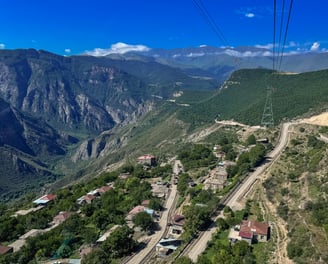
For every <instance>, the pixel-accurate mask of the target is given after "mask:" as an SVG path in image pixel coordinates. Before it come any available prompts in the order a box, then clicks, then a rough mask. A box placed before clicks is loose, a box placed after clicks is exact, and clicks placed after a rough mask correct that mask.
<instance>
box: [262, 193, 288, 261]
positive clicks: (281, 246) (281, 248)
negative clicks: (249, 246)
mask: <svg viewBox="0 0 328 264" xmlns="http://www.w3.org/2000/svg"><path fill="white" fill-rule="evenodd" d="M262 188H263V187H262ZM261 201H262V207H263V209H264V215H266V216H267V218H271V219H272V221H270V226H271V228H272V230H271V236H272V238H273V239H274V240H275V244H276V248H275V253H274V259H273V261H274V263H279V264H280V263H281V264H292V263H294V262H293V261H292V260H291V259H289V258H288V255H287V244H288V236H287V234H288V230H287V223H286V222H285V221H284V220H283V219H281V218H280V217H279V216H278V215H277V212H276V207H275V206H274V205H273V204H272V203H271V202H270V201H269V200H268V199H267V197H266V195H265V194H264V193H263V191H262V192H261ZM268 216H271V217H268Z"/></svg>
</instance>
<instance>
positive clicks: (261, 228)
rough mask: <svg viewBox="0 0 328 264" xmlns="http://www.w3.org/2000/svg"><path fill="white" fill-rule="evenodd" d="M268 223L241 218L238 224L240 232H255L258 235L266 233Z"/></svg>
mask: <svg viewBox="0 0 328 264" xmlns="http://www.w3.org/2000/svg"><path fill="white" fill-rule="evenodd" d="M268 229H269V225H268V224H266V223H261V222H256V221H249V220H243V221H242V223H241V225H240V233H243V234H244V233H245V234H246V233H256V234H259V235H268Z"/></svg>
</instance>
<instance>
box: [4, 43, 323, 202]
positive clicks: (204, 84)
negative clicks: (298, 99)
mask: <svg viewBox="0 0 328 264" xmlns="http://www.w3.org/2000/svg"><path fill="white" fill-rule="evenodd" d="M267 53H268V50H265V49H262V48H246V47H245V48H239V49H231V48H230V49H228V48H225V49H222V48H215V47H200V48H191V49H175V50H160V49H158V50H150V51H147V52H143V53H132V52H130V53H126V54H108V55H107V56H102V57H94V56H87V55H83V56H82V55H81V56H71V57H64V56H59V55H56V54H52V53H49V52H47V51H42V50H40V51H37V50H33V49H28V50H0V128H1V130H0V155H1V157H2V158H1V161H0V180H1V185H0V196H1V197H2V198H3V199H4V200H9V199H12V198H16V197H18V196H20V195H22V194H23V193H24V192H29V191H34V190H39V189H40V188H42V187H44V188H45V184H47V183H50V182H53V181H55V180H58V179H63V178H65V177H67V174H71V173H73V174H74V173H75V174H74V175H79V176H81V175H82V176H83V170H82V171H81V170H80V169H81V168H82V167H81V166H84V167H85V166H87V165H89V163H88V162H89V161H90V160H91V159H95V158H98V157H100V156H102V157H103V159H101V161H100V160H99V162H98V163H94V164H97V165H94V167H92V168H93V169H99V168H100V167H101V166H104V164H105V165H108V164H109V163H110V162H109V160H115V161H117V160H119V159H120V158H123V156H124V155H123V154H117V153H116V154H115V152H113V149H117V148H122V149H124V147H125V146H127V145H129V144H130V145H131V140H130V139H131V138H133V139H134V142H138V140H141V139H144V140H145V141H147V139H146V138H147V137H148V139H150V138H151V137H155V136H156V137H158V138H161V137H163V135H159V134H161V133H164V134H165V133H166V134H165V135H166V136H167V135H171V134H172V137H173V134H174V129H175V128H176V127H181V129H182V130H183V131H184V132H183V133H184V134H185V133H187V132H186V131H187V127H188V125H186V126H184V125H182V123H181V121H179V119H180V120H183V123H184V124H188V123H192V122H194V120H195V117H197V118H198V119H197V120H203V121H199V123H198V124H201V123H204V122H205V123H206V122H209V119H211V120H212V119H213V118H212V115H213V114H214V112H215V111H219V112H220V111H221V110H220V109H214V110H213V107H211V111H209V112H208V119H207V120H206V118H204V115H203V113H204V107H205V106H206V105H208V103H207V102H211V103H212V102H213V100H214V101H215V100H216V99H215V98H217V97H218V98H224V97H221V94H222V93H225V91H224V90H227V89H223V90H222V89H220V87H221V88H222V87H224V86H223V85H224V81H227V79H228V78H229V77H230V75H231V74H232V72H234V71H235V70H238V69H240V68H254V69H256V68H270V66H271V65H272V59H271V57H270V56H268V54H267ZM325 56H327V54H325V53H323V54H316V53H309V54H298V55H290V56H286V57H284V67H283V69H284V70H286V71H292V72H295V71H297V72H304V71H309V70H311V71H314V70H319V69H324V68H328V60H325V59H324V57H325ZM265 72H267V71H265ZM244 74H245V73H243V74H242V75H238V74H237V75H233V76H232V77H233V78H234V82H235V79H236V76H237V77H238V76H239V77H240V76H243V78H246V77H245V75H244ZM265 74H266V73H265ZM246 75H247V76H249V75H251V74H250V73H247V74H246ZM308 76H310V75H308ZM320 76H322V74H321V75H320ZM309 78H310V79H311V78H312V77H311V76H310V77H309ZM237 79H238V78H237ZM259 79H261V78H259ZM228 82H229V81H228ZM251 83H252V81H250V80H247V85H246V86H247V87H248V86H251ZM261 84H262V83H261ZM320 87H321V86H320ZM234 89H236V88H233V89H231V90H229V91H234ZM237 89H238V88H237ZM239 89H240V88H239ZM257 92H258V91H254V93H257ZM247 93H248V92H247V91H246V95H245V94H244V96H246V97H247ZM235 95H236V94H234V92H232V95H231V96H235ZM254 96H256V95H255V94H254ZM237 97H238V96H237ZM237 97H236V100H237V101H238V98H237ZM260 98H262V99H263V98H264V96H262V95H261V96H260ZM208 100H212V101H208ZM220 100H221V99H219V101H220ZM179 102H180V103H179ZM220 102H221V101H220ZM245 102H247V103H249V102H248V101H247V100H246V101H245ZM221 103H222V102H221ZM229 104H232V103H229ZM242 104H243V101H242V102H241V103H240V104H239V107H240V109H244V108H243V107H244V106H245V105H242ZM204 105H205V106H204ZM205 108H206V107H205ZM227 109H232V108H229V107H228V108H227ZM212 110H213V111H212ZM206 111H207V110H206V109H205V113H206ZM229 111H230V112H231V113H232V112H233V111H231V110H229ZM240 111H242V110H240ZM240 111H239V112H240ZM245 111H246V110H245ZM304 111H305V110H304ZM221 112H222V111H221ZM223 112H224V111H223ZM237 112H238V111H237ZM190 113H193V114H192V115H193V116H190ZM199 113H202V114H199ZM223 114H224V113H223ZM238 115H239V116H240V113H238ZM173 116H174V118H173ZM227 116H229V115H227ZM155 117H156V118H155ZM177 117H178V118H177ZM186 117H187V118H186ZM144 118H146V119H144ZM145 120H146V121H145ZM159 120H161V122H162V123H161V124H160V123H159ZM168 120H171V121H170V122H171V124H168ZM204 120H205V121H204ZM140 122H141V123H140ZM196 123H197V122H196ZM172 124H175V125H174V126H173V127H172ZM155 126H161V129H159V130H158V131H157V132H156V133H155V132H154V131H152V130H151V129H152V128H153V127H155ZM169 128H171V130H167V129H169ZM160 130H161V131H160ZM164 131H165V132H164ZM174 135H175V134H174ZM136 136H137V137H138V139H136ZM175 136H176V135H175ZM144 137H145V138H144ZM158 143H160V142H158ZM135 144H136V143H135ZM140 146H142V147H140ZM149 147H150V145H149ZM141 148H142V149H141ZM142 150H149V149H147V143H146V142H144V144H142V143H140V145H138V147H135V149H134V151H137V152H138V151H139V152H141V151H142ZM111 151H112V152H111ZM130 151H131V149H129V150H126V153H130ZM139 152H138V153H139ZM106 153H112V154H113V153H114V154H113V156H114V157H111V158H109V157H108V156H106V155H107V154H106ZM141 153H142V152H141ZM130 154H131V153H130ZM122 155H123V156H122ZM104 159H106V160H107V161H104ZM100 163H101V164H100ZM97 166H98V167H97ZM89 171H90V169H89ZM77 172H78V173H77ZM76 173H77V174H76Z"/></svg>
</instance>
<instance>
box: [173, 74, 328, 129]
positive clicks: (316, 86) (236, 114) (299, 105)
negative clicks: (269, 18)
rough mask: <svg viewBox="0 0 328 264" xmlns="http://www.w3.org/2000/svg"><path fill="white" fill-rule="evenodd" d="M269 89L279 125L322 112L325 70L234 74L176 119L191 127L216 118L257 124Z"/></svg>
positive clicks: (326, 94) (327, 95) (327, 83)
mask: <svg viewBox="0 0 328 264" xmlns="http://www.w3.org/2000/svg"><path fill="white" fill-rule="evenodd" d="M268 87H269V88H270V87H271V88H270V89H271V90H272V103H273V112H274V121H275V124H279V123H280V122H281V121H282V120H283V119H286V118H287V119H290V118H294V117H296V116H300V115H303V114H305V113H307V112H309V111H313V112H315V111H322V110H323V108H324V106H325V105H326V104H327V102H328V89H327V87H328V71H327V70H325V71H317V72H309V73H302V74H272V71H269V70H264V69H257V70H240V71H236V72H234V73H233V74H232V76H231V77H230V79H229V80H228V81H227V82H226V83H225V84H224V85H223V86H222V88H221V89H220V90H219V91H218V92H217V93H216V94H214V95H213V96H210V97H209V98H208V99H207V100H202V101H200V102H199V103H194V104H192V105H191V107H188V108H184V109H182V110H180V111H179V112H178V118H180V119H181V120H183V121H187V120H188V121H189V122H191V123H192V125H193V126H199V125H202V124H206V123H210V122H213V121H214V120H215V119H220V120H226V119H234V120H236V121H240V122H243V123H247V124H251V125H258V124H260V122H261V118H262V113H263V109H264V105H265V100H266V93H267V89H268ZM189 97H190V95H189ZM184 100H185V98H184V96H181V97H180V98H178V102H179V103H185V102H186V101H184ZM188 101H190V98H189V99H188Z"/></svg>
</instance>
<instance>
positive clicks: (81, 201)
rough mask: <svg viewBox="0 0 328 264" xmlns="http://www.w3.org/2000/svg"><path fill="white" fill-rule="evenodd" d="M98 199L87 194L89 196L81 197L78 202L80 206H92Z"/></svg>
mask: <svg viewBox="0 0 328 264" xmlns="http://www.w3.org/2000/svg"><path fill="white" fill-rule="evenodd" d="M95 198H96V196H94V195H92V194H87V195H83V196H82V197H80V198H79V199H77V200H76V202H77V203H78V204H79V205H83V204H85V203H87V204H91V202H92V201H93V200H94V199H95Z"/></svg>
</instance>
